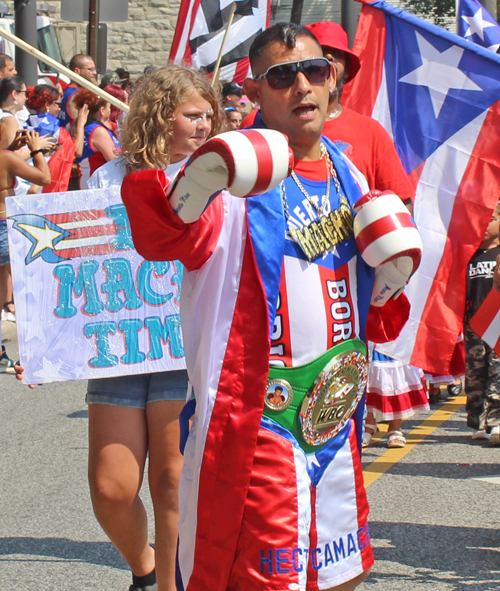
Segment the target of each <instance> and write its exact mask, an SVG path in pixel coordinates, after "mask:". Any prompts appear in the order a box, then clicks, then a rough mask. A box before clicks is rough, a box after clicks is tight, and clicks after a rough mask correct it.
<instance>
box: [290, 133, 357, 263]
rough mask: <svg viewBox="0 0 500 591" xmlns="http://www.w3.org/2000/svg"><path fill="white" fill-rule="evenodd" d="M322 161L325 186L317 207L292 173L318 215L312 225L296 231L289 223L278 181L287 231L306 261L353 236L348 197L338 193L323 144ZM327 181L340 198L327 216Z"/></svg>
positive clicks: (335, 179) (339, 191)
mask: <svg viewBox="0 0 500 591" xmlns="http://www.w3.org/2000/svg"><path fill="white" fill-rule="evenodd" d="M321 158H322V159H323V158H324V160H325V163H326V167H327V177H328V180H327V185H326V191H325V195H324V197H323V199H322V201H321V206H320V205H318V204H317V203H316V202H315V201H314V199H313V198H312V197H311V196H310V195H309V193H308V192H307V191H306V190H305V189H304V187H303V185H302V183H301V182H300V180H299V178H298V176H297V175H296V173H295V171H292V174H291V176H292V178H293V180H294V181H295V183H296V184H297V187H298V188H299V189H300V191H301V193H302V194H303V195H304V196H305V197H306V199H307V201H308V202H309V203H310V204H311V205H312V206H313V207H314V209H315V210H316V213H317V214H318V221H314V222H311V223H310V224H309V225H307V226H304V227H303V228H301V229H298V228H295V227H294V226H293V224H292V223H291V222H290V210H289V207H288V200H287V198H286V191H285V183H284V181H282V182H281V185H280V186H281V195H282V200H283V210H284V213H285V218H286V221H287V226H288V231H289V233H290V236H291V237H292V239H293V241H294V242H296V243H297V244H298V245H299V246H300V248H301V249H302V251H303V252H304V254H305V255H306V257H307V258H308V260H310V261H313V260H315V259H317V258H319V257H320V256H323V255H324V254H325V253H327V252H328V251H329V250H331V249H332V248H333V247H334V246H335V245H336V244H338V243H339V242H342V241H344V240H346V239H347V238H349V237H350V235H351V234H352V223H353V216H352V211H351V208H350V206H349V202H348V201H347V198H346V197H345V196H344V195H342V193H341V186H340V181H339V178H338V175H337V171H336V170H335V166H334V165H333V162H332V159H331V158H330V154H329V153H328V150H327V149H326V146H325V145H324V144H321ZM330 178H332V179H333V182H334V184H335V188H336V189H337V193H338V194H339V196H340V204H339V208H338V209H335V210H333V211H331V212H330V213H329V214H328V215H327V214H326V213H325V207H326V204H327V203H328V202H329V199H330Z"/></svg>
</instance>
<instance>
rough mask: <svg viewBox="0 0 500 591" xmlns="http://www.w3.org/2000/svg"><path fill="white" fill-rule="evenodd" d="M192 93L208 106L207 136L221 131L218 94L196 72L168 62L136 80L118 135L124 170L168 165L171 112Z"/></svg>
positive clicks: (172, 115) (222, 119) (221, 119)
mask: <svg viewBox="0 0 500 591" xmlns="http://www.w3.org/2000/svg"><path fill="white" fill-rule="evenodd" d="M193 92H198V93H199V94H200V96H201V97H203V98H204V99H205V100H206V101H208V102H209V103H210V105H211V106H212V109H213V118H212V129H211V132H210V134H209V136H208V137H209V138H210V137H213V136H214V135H217V134H218V133H221V132H222V131H223V129H224V127H223V126H224V117H223V115H222V111H221V106H220V97H219V96H218V94H217V92H216V91H215V90H214V89H213V88H212V87H211V86H210V83H209V82H208V81H207V80H206V79H205V78H204V77H203V76H202V75H201V74H199V73H198V72H196V71H194V70H190V69H189V68H185V67H183V66H173V65H171V66H165V67H164V68H159V69H158V70H156V71H155V72H153V73H152V74H149V75H147V76H145V77H144V78H143V80H141V81H140V83H139V84H138V87H136V89H135V90H134V93H133V95H132V98H131V101H130V112H129V113H128V115H127V117H126V118H125V122H124V126H123V130H122V133H121V136H120V141H121V145H122V156H123V157H124V158H125V160H126V162H127V171H128V172H135V171H138V170H142V169H144V168H166V167H167V166H168V164H169V163H170V154H169V147H170V142H171V140H172V123H173V122H174V120H175V116H174V114H175V111H176V110H177V108H178V107H180V105H182V103H183V102H184V101H186V100H187V99H188V98H189V97H190V96H191V95H192V94H193Z"/></svg>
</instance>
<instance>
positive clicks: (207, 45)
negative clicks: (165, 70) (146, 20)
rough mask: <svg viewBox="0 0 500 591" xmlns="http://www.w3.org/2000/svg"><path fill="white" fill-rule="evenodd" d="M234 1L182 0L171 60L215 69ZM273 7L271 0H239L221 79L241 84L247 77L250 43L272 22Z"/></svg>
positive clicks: (205, 68) (226, 45) (225, 51)
mask: <svg viewBox="0 0 500 591" xmlns="http://www.w3.org/2000/svg"><path fill="white" fill-rule="evenodd" d="M233 3H234V2H233V0H182V2H181V7H180V11H179V16H178V19H177V26H176V28H175V35H174V40H173V42H172V48H171V50H170V58H169V61H170V62H172V63H174V64H183V65H187V66H190V65H193V66H194V67H195V68H198V69H201V68H203V69H204V70H205V71H206V72H208V73H212V72H213V70H214V67H215V64H216V61H217V58H218V56H219V52H220V48H221V45H222V42H223V39H224V35H225V32H226V28H227V24H228V20H229V13H230V11H231V7H232V5H233ZM270 10H271V0H236V12H235V15H234V20H233V24H232V25H231V27H230V29H229V33H228V37H227V40H226V44H225V46H224V52H223V56H222V62H221V70H220V73H219V80H234V81H235V82H237V83H238V84H241V83H242V82H243V80H245V78H247V76H248V74H249V69H250V61H249V59H248V51H249V49H250V45H251V44H252V41H253V40H254V39H255V37H256V36H257V35H258V34H259V33H260V32H261V31H263V30H264V29H266V28H267V26H268V25H269V17H270Z"/></svg>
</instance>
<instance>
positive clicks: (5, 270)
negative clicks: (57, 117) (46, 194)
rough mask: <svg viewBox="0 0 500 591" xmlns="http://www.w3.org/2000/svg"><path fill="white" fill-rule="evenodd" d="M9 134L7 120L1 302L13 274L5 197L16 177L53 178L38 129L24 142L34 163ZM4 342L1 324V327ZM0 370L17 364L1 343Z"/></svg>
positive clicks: (1, 155)
mask: <svg viewBox="0 0 500 591" xmlns="http://www.w3.org/2000/svg"><path fill="white" fill-rule="evenodd" d="M9 137H10V136H9V135H8V134H7V128H6V125H5V121H4V120H3V119H2V120H1V121H0V302H5V300H6V296H7V281H8V278H9V275H10V264H9V247H8V243H7V219H6V218H7V215H6V211H5V199H6V198H7V197H11V196H13V195H15V191H14V187H15V184H16V178H17V177H20V178H22V179H25V180H26V181H27V182H28V183H35V184H36V185H42V186H44V185H48V184H49V183H50V181H51V177H50V172H49V167H48V165H47V163H46V162H45V158H44V156H43V150H42V149H41V143H40V139H39V136H38V133H37V132H36V131H26V132H25V135H24V136H23V138H24V139H23V141H24V142H25V143H26V146H27V150H28V153H29V154H30V156H31V158H32V159H33V166H30V165H29V164H27V163H26V162H25V161H24V160H23V159H22V158H20V157H19V156H18V155H17V154H16V153H14V152H12V151H11V150H7V149H6V148H7V147H8V146H9V145H10V144H11V142H10V141H9ZM0 343H1V327H0ZM0 373H15V371H14V363H13V361H12V360H10V359H9V358H8V357H7V354H6V352H5V348H4V347H3V345H2V355H1V356H0Z"/></svg>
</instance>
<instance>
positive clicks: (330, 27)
mask: <svg viewBox="0 0 500 591" xmlns="http://www.w3.org/2000/svg"><path fill="white" fill-rule="evenodd" d="M304 26H305V28H306V29H307V30H308V31H310V32H311V33H312V34H313V35H314V36H315V37H316V39H317V40H318V41H319V44H320V45H321V47H331V48H332V49H338V50H340V51H343V52H345V53H347V55H348V56H349V67H348V69H347V74H346V82H349V80H352V79H353V78H354V76H356V74H357V73H358V70H359V67H360V65H361V64H360V63H359V57H358V56H357V55H356V54H355V53H353V52H352V51H351V50H350V49H349V40H348V38H347V33H346V32H345V31H344V29H343V28H342V27H341V26H340V25H338V24H337V23H332V22H327V21H323V22H319V23H312V24H310V25H304Z"/></svg>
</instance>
